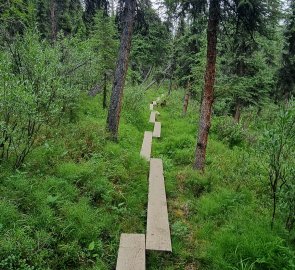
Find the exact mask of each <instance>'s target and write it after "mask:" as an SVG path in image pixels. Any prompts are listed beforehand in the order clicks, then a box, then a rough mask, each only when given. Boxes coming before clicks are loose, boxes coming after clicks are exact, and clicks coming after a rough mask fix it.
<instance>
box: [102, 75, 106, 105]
mask: <svg viewBox="0 0 295 270" xmlns="http://www.w3.org/2000/svg"><path fill="white" fill-rule="evenodd" d="M102 107H103V108H104V109H106V107H107V74H106V73H104V82H103V101H102Z"/></svg>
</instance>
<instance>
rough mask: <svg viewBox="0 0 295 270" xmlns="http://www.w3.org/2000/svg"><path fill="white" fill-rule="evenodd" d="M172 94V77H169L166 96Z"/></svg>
mask: <svg viewBox="0 0 295 270" xmlns="http://www.w3.org/2000/svg"><path fill="white" fill-rule="evenodd" d="M171 92H172V77H171V76H170V78H169V90H168V95H169V96H170V95H171Z"/></svg>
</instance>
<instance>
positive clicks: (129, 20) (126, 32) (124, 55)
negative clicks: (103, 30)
mask: <svg viewBox="0 0 295 270" xmlns="http://www.w3.org/2000/svg"><path fill="white" fill-rule="evenodd" d="M135 6H136V2H135V0H125V1H124V10H123V20H124V22H123V30H122V34H121V41H120V48H119V53H118V60H117V65H116V71H115V78H114V83H113V89H112V95H111V102H110V107H109V112H108V118H107V130H108V131H109V132H110V133H111V135H112V137H113V139H114V140H117V138H118V128H119V122H120V114H121V109H122V98H123V89H124V85H125V79H126V74H127V69H128V62H129V54H130V47H131V39H132V32H133V25H134V17H135Z"/></svg>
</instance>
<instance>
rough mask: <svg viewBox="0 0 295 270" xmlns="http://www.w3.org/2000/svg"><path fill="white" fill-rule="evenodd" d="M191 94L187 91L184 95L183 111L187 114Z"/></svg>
mask: <svg viewBox="0 0 295 270" xmlns="http://www.w3.org/2000/svg"><path fill="white" fill-rule="evenodd" d="M189 96H190V94H189V93H186V94H185V96H184V102H183V111H182V113H183V115H186V112H187V107H188V102H189Z"/></svg>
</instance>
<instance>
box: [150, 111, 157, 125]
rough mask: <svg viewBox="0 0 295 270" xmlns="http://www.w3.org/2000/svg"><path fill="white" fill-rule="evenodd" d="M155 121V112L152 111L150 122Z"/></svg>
mask: <svg viewBox="0 0 295 270" xmlns="http://www.w3.org/2000/svg"><path fill="white" fill-rule="evenodd" d="M155 122H156V112H154V111H152V112H151V115H150V123H155Z"/></svg>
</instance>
